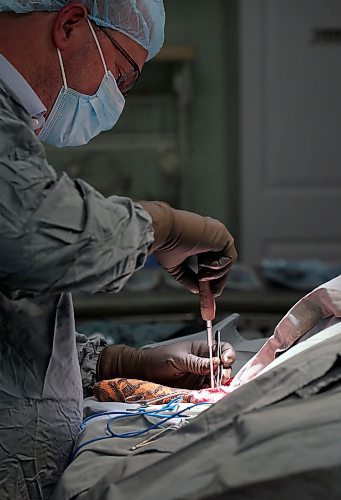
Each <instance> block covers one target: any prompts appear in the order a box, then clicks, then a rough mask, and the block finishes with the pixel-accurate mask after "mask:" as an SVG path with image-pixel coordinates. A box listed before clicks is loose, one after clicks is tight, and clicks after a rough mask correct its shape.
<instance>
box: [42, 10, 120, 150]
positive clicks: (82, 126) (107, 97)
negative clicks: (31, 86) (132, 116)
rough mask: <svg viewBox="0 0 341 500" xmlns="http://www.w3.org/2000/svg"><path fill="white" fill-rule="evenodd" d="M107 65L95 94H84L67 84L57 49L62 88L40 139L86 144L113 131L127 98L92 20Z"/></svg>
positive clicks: (64, 144) (65, 144)
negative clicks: (105, 55) (114, 74)
mask: <svg viewBox="0 0 341 500" xmlns="http://www.w3.org/2000/svg"><path fill="white" fill-rule="evenodd" d="M88 23H89V26H90V30H91V32H92V34H93V36H94V38H95V42H96V45H97V48H98V50H99V53H100V56H101V59H102V63H103V66H104V72H105V73H104V77H103V80H102V82H101V84H100V86H99V88H98V90H97V92H96V94H94V95H91V96H89V95H85V94H81V93H80V92H77V91H76V90H73V89H70V88H69V87H68V86H67V82H66V76H65V71H64V65H63V61H62V56H61V53H60V50H59V49H57V53H58V58H59V63H60V68H61V72H62V77H63V83H64V85H63V87H62V88H61V90H60V92H59V94H58V97H57V99H56V101H55V103H54V105H53V108H52V110H51V113H50V115H49V117H48V118H47V120H46V122H45V123H44V125H43V127H42V129H41V130H40V132H39V135H38V137H39V138H40V140H42V141H44V142H46V143H48V144H52V145H53V146H57V147H64V146H81V145H82V144H87V143H88V142H89V141H90V140H91V139H92V138H93V137H95V136H96V135H98V134H99V133H100V132H102V131H103V130H110V129H111V128H113V126H114V125H115V124H116V123H117V121H118V119H119V117H120V116H121V113H122V111H123V108H124V104H125V99H124V97H123V95H122V94H121V92H120V91H119V89H118V87H117V83H116V80H115V78H114V76H113V75H112V73H111V72H110V71H108V70H107V66H106V64H105V60H104V57H103V53H102V50H101V47H100V45H99V42H98V39H97V37H96V34H95V32H94V29H93V27H92V25H91V23H90V22H89V20H88Z"/></svg>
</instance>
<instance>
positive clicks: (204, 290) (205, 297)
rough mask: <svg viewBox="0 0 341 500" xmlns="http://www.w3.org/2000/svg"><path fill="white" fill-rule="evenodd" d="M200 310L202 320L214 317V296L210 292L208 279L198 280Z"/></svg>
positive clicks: (210, 319) (211, 319)
mask: <svg viewBox="0 0 341 500" xmlns="http://www.w3.org/2000/svg"><path fill="white" fill-rule="evenodd" d="M199 296H200V312H201V317H202V319H203V320H204V321H213V320H214V318H215V298H214V296H213V293H212V292H211V287H210V282H209V281H199Z"/></svg>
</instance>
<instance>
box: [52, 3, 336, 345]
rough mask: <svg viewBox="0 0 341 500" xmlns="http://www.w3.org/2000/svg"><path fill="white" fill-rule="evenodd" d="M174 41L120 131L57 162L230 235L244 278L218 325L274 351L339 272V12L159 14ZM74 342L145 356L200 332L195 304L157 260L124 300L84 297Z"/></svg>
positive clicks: (214, 6)
mask: <svg viewBox="0 0 341 500" xmlns="http://www.w3.org/2000/svg"><path fill="white" fill-rule="evenodd" d="M165 8H166V14H167V19H166V40H165V46H164V48H163V50H162V51H161V53H160V54H159V55H158V56H157V57H156V58H155V59H154V60H152V61H151V62H149V63H147V65H146V66H145V67H144V70H143V72H142V76H141V79H140V81H139V82H138V84H137V85H136V87H135V88H134V90H133V91H132V92H131V94H130V95H129V97H128V99H127V101H126V107H125V111H124V113H123V116H122V117H121V119H120V121H119V123H118V125H117V126H116V127H115V128H114V130H113V131H111V132H108V133H105V134H102V135H101V136H100V137H98V138H96V139H94V140H93V141H91V142H90V144H89V145H87V146H86V147H84V146H83V147H82V148H66V149H64V150H60V149H58V150H57V149H53V148H48V158H49V161H50V163H51V164H52V165H53V166H54V167H55V168H56V169H57V171H59V172H61V171H66V172H68V174H69V175H70V176H71V177H73V178H74V177H81V178H83V179H85V180H87V181H88V182H89V183H90V184H92V185H93V186H95V187H96V188H97V189H98V190H99V191H100V192H101V193H102V194H104V195H107V196H109V195H111V194H118V195H123V196H129V197H131V198H133V199H135V200H139V199H156V200H164V201H168V202H169V203H170V204H171V205H173V206H176V207H178V208H184V209H187V210H192V211H195V212H198V213H201V214H203V215H210V216H213V217H217V218H219V219H220V220H222V221H223V222H224V223H225V224H226V225H227V227H228V228H229V229H230V231H231V232H232V233H233V235H234V236H235V239H236V245H237V249H238V252H239V263H238V264H237V265H236V266H235V267H234V269H233V271H232V272H231V277H230V281H229V283H228V285H227V287H226V290H225V292H224V294H223V296H222V297H221V298H220V299H219V300H218V302H217V313H218V316H219V317H222V316H226V315H228V314H229V313H233V312H238V313H240V314H241V317H240V320H239V329H240V330H241V331H242V333H244V334H245V336H249V338H252V337H253V336H259V335H270V334H271V333H272V330H273V328H274V326H275V324H276V323H277V321H278V320H279V319H280V317H281V316H282V315H283V314H284V313H285V312H286V311H287V310H288V309H289V308H290V307H291V306H292V305H293V304H294V303H295V302H296V300H297V299H298V298H300V297H301V296H303V295H304V294H305V292H307V291H310V290H312V289H313V288H314V287H315V286H317V285H318V284H320V283H322V282H324V281H327V280H328V279H331V278H332V277H334V276H336V275H338V274H339V273H340V272H341V224H340V207H341V168H340V158H341V2H340V1H339V0H165ZM75 308H76V318H77V327H78V329H79V330H80V331H83V332H84V333H87V334H90V333H93V332H95V331H96V332H97V331H100V332H102V333H103V334H104V335H106V336H107V337H108V338H109V340H110V341H112V342H122V341H123V342H127V343H130V344H131V345H142V344H143V343H146V342H148V341H153V340H155V341H157V340H161V339H163V338H169V337H170V336H175V335H181V334H184V333H190V332H192V331H199V330H202V329H203V328H204V325H203V323H202V322H201V321H200V318H199V301H198V298H197V297H195V296H192V295H190V294H189V293H187V292H185V291H183V290H182V289H180V288H178V287H177V286H176V284H174V283H173V282H172V280H171V279H170V278H168V277H167V276H166V275H165V274H164V272H163V271H162V270H161V269H160V268H159V267H158V266H157V263H156V262H155V261H154V260H153V258H149V259H148V261H147V263H146V266H145V268H144V269H143V270H142V271H140V272H138V273H136V274H135V276H134V277H133V278H132V279H131V280H130V281H129V282H128V284H127V286H126V288H125V289H124V290H123V291H122V292H121V293H120V294H117V295H104V294H103V295H94V296H76V297H75Z"/></svg>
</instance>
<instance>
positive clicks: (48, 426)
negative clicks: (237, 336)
mask: <svg viewBox="0 0 341 500" xmlns="http://www.w3.org/2000/svg"><path fill="white" fill-rule="evenodd" d="M152 241H153V230H152V225H151V221H150V218H149V216H148V214H147V213H146V212H145V211H144V210H143V209H142V208H141V207H140V206H139V205H135V204H134V203H133V202H132V201H131V200H129V199H127V198H121V197H117V196H113V197H111V198H108V199H106V198H104V197H103V196H101V195H100V194H99V193H97V192H96V191H95V190H94V189H93V188H92V187H91V186H89V185H88V184H86V183H85V182H83V181H82V180H78V179H77V180H72V179H70V178H69V177H68V176H67V175H66V174H63V175H61V176H60V177H59V178H58V177H57V175H56V173H55V171H54V170H53V168H52V167H51V166H50V165H49V164H48V163H47V160H46V158H45V152H44V148H43V146H42V144H41V143H40V141H39V140H38V139H37V137H36V135H35V134H34V131H33V129H32V126H31V117H30V116H29V115H28V114H27V113H26V111H25V109H24V108H23V107H22V106H21V105H20V103H19V102H18V100H17V99H16V97H15V96H14V95H13V94H12V93H11V92H10V91H9V89H8V88H7V87H6V86H5V85H4V84H3V83H2V82H1V81H0V336H1V339H0V498H1V500H5V499H11V500H15V499H20V500H26V499H31V500H39V499H43V498H44V499H48V498H50V497H51V493H52V490H53V489H54V486H55V484H56V482H57V480H58V478H59V476H60V474H61V473H62V471H63V469H64V468H65V466H66V464H67V462H68V457H69V453H70V450H71V448H72V445H73V439H74V437H75V435H76V434H77V431H78V426H79V423H80V420H81V417H82V414H81V399H82V385H81V375H80V369H79V364H78V358H77V349H76V338H75V326H74V314H73V306H72V298H71V294H70V292H72V291H82V292H89V293H92V292H98V291H103V292H117V291H118V290H119V289H120V288H121V287H122V286H123V285H124V283H125V282H126V281H127V279H128V278H129V277H130V276H131V274H133V273H134V272H135V271H136V270H137V269H139V268H140V267H141V266H142V265H143V263H144V260H145V258H146V255H147V252H148V247H149V246H150V244H151V242H152Z"/></svg>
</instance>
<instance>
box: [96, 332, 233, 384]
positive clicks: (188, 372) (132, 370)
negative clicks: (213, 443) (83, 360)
mask: <svg viewBox="0 0 341 500" xmlns="http://www.w3.org/2000/svg"><path fill="white" fill-rule="evenodd" d="M213 360H214V367H215V369H217V368H218V366H219V363H220V360H219V358H213ZM234 360H235V352H234V349H233V347H232V346H231V345H230V344H228V343H227V342H222V357H221V362H222V364H223V367H224V370H223V377H222V384H224V383H225V382H226V381H227V380H228V379H229V378H230V375H231V368H230V366H231V365H232V363H233V362H234ZM118 377H119V378H136V379H140V380H146V381H148V382H155V383H157V384H163V385H168V386H170V387H179V388H183V389H200V388H202V387H204V386H205V385H207V384H209V383H210V364H209V358H208V347H207V342H205V341H202V340H194V341H187V342H176V343H174V344H169V345H165V346H159V347H151V348H146V349H134V348H132V347H128V346H126V345H110V346H107V347H106V348H105V349H104V350H103V351H102V354H101V357H100V359H99V362H98V367H97V378H98V380H108V379H110V378H118Z"/></svg>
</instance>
